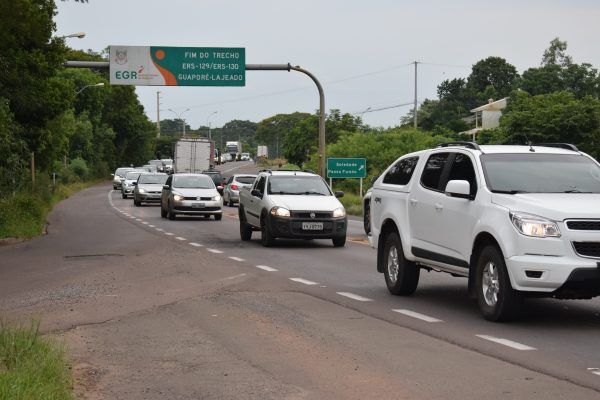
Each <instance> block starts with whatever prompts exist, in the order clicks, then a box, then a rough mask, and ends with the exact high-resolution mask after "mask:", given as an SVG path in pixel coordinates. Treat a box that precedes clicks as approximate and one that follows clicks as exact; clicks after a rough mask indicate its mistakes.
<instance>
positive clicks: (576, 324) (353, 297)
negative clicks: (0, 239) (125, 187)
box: [0, 163, 600, 399]
mask: <svg viewBox="0 0 600 400" xmlns="http://www.w3.org/2000/svg"><path fill="white" fill-rule="evenodd" d="M220 169H221V170H222V171H223V173H224V175H225V176H228V175H230V174H232V173H237V172H251V171H253V170H255V169H254V168H253V166H252V165H251V163H228V164H225V165H223V166H220ZM110 189H111V188H110V186H108V185H106V186H99V187H95V188H92V189H90V190H87V191H84V192H82V193H79V194H77V195H76V196H74V197H73V198H72V199H69V200H67V201H65V202H62V203H61V204H59V205H58V206H57V209H56V210H55V211H54V212H53V213H52V214H51V216H50V229H49V235H47V236H46V237H42V238H38V239H35V240H33V241H31V242H28V243H24V244H20V245H15V246H6V247H3V248H0V260H2V261H1V262H0V305H2V309H3V310H4V313H5V314H6V315H7V316H8V317H9V318H13V319H14V318H22V317H23V316H24V315H30V314H34V315H35V314H41V315H43V328H44V330H45V331H49V332H53V333H54V334H56V335H57V336H59V337H61V338H63V339H64V340H65V341H66V342H67V344H68V346H69V348H70V349H71V351H72V357H73V359H74V360H75V361H74V362H75V364H76V368H75V370H76V373H77V377H78V382H79V383H78V390H80V391H85V392H86V393H87V397H88V398H185V399H187V398H190V399H191V398H232V399H233V398H290V399H296V398H339V399H350V398H356V399H359V398H360V399H364V398H377V397H379V398H411V399H415V398H446V399H450V398H456V399H464V398H482V397H485V398H492V399H494V398H502V399H506V398H515V399H523V398H527V399H533V398H536V399H538V398H539V399H548V398H572V399H575V398H581V399H593V398H598V397H599V396H600V393H599V392H600V351H599V350H600V344H598V337H599V336H600V335H599V334H600V302H599V300H598V299H594V300H590V301H566V300H560V301H559V300H551V299H536V300H529V301H527V302H526V305H525V307H524V310H523V315H522V317H521V318H520V319H518V320H517V321H514V322H510V323H505V324H497V323H491V322H487V321H485V320H483V319H482V318H481V317H480V315H479V312H478V310H477V304H476V303H475V302H474V301H471V300H469V299H468V297H467V292H466V280H465V279H463V278H453V277H451V276H449V275H446V274H441V273H427V272H423V273H422V274H421V280H420V283H419V288H418V290H417V292H416V294H415V295H414V296H411V297H395V296H391V295H390V294H389V293H388V292H387V289H386V288H385V283H384V280H383V276H382V275H381V274H379V273H377V271H376V269H375V252H374V250H373V249H371V248H370V247H369V246H368V245H367V244H366V241H365V240H364V236H363V235H362V223H361V222H360V221H354V222H351V223H350V231H349V236H350V237H351V240H350V241H349V242H347V245H346V247H344V248H334V247H333V246H332V244H331V241H329V240H314V241H309V242H307V241H291V240H290V241H284V240H282V241H278V242H277V244H276V246H274V247H273V248H263V247H262V246H261V245H260V243H259V238H258V233H255V234H254V235H255V238H253V240H252V241H250V242H242V241H241V240H240V238H239V229H238V228H239V224H238V220H237V207H233V208H230V207H225V216H224V218H223V220H222V221H215V220H213V219H211V220H205V219H203V218H182V217H178V218H177V220H175V221H169V220H166V219H161V218H160V213H159V207H158V206H155V205H147V206H146V205H145V206H142V207H134V206H133V202H132V201H131V200H123V199H121V197H120V193H117V192H113V191H112V190H110Z"/></svg>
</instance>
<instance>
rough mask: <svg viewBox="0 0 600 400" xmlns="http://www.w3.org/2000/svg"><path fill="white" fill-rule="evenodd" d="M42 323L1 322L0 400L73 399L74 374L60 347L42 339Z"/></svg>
mask: <svg viewBox="0 0 600 400" xmlns="http://www.w3.org/2000/svg"><path fill="white" fill-rule="evenodd" d="M38 328H39V323H38V322H31V323H30V324H29V325H28V326H25V325H19V326H8V325H7V324H6V323H5V322H2V321H0V400H9V399H10V400H15V399H32V400H33V399H44V400H63V399H64V400H70V399H73V398H74V397H73V394H72V388H73V384H72V377H71V372H70V370H69V367H68V365H67V363H66V361H65V356H64V351H63V349H62V347H61V346H59V345H57V344H56V343H54V342H53V341H51V340H49V339H45V338H42V337H41V336H40V335H39V332H38Z"/></svg>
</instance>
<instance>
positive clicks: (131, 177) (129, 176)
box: [125, 172, 141, 181]
mask: <svg viewBox="0 0 600 400" xmlns="http://www.w3.org/2000/svg"><path fill="white" fill-rule="evenodd" d="M140 175H141V172H128V173H127V175H125V179H129V180H131V181H135V180H136V179H137V178H139V176H140Z"/></svg>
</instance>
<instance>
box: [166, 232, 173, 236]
mask: <svg viewBox="0 0 600 400" xmlns="http://www.w3.org/2000/svg"><path fill="white" fill-rule="evenodd" d="M165 235H167V236H175V234H174V233H171V232H165Z"/></svg>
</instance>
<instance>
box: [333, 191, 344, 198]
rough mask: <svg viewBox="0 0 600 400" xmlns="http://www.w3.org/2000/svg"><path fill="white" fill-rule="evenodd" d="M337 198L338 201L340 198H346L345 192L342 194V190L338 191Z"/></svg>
mask: <svg viewBox="0 0 600 400" xmlns="http://www.w3.org/2000/svg"><path fill="white" fill-rule="evenodd" d="M335 197H337V198H338V199H339V198H340V197H344V192H342V191H341V190H336V192H335Z"/></svg>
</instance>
